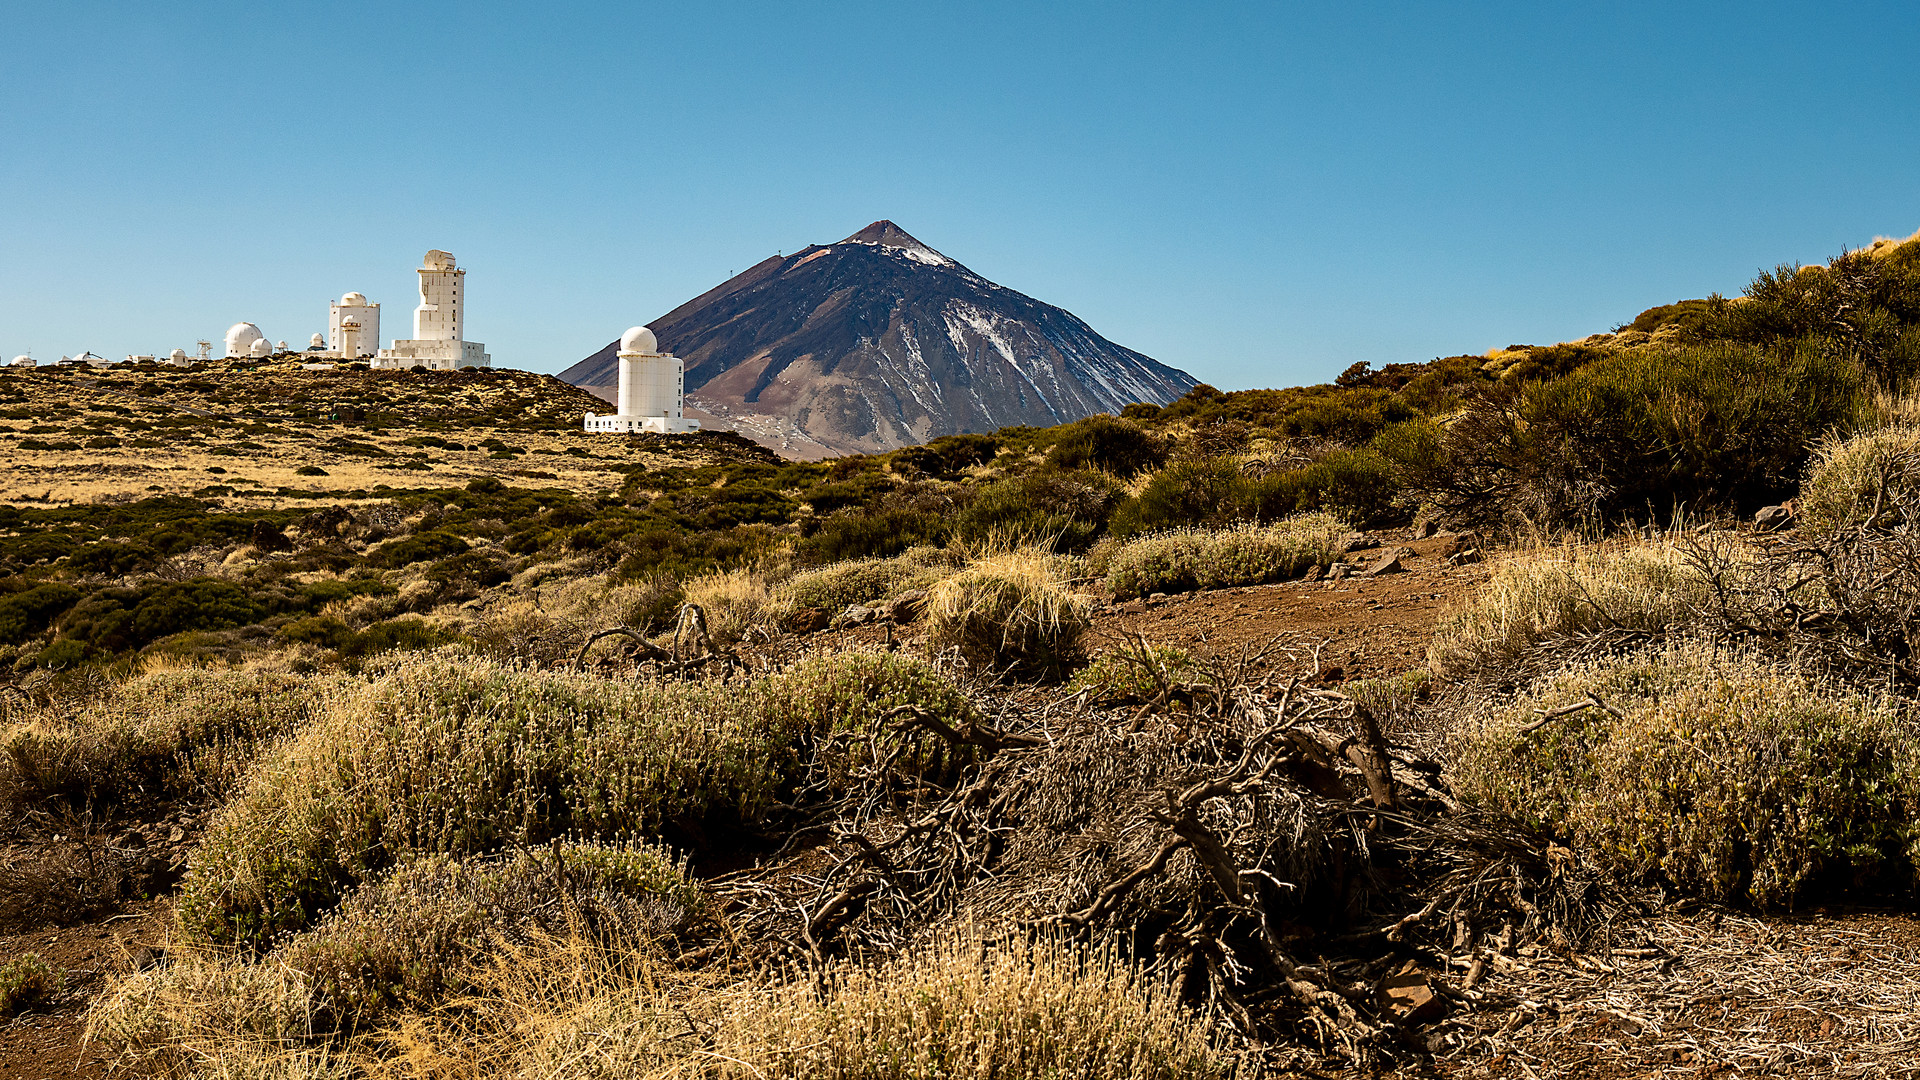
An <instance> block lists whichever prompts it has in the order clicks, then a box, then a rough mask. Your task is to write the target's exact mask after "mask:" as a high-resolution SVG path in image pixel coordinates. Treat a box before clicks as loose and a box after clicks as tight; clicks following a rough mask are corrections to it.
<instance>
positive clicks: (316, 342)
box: [307, 334, 327, 349]
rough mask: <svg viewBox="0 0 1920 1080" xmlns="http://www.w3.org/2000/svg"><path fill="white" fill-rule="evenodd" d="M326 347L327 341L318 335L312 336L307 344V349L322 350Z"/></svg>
mask: <svg viewBox="0 0 1920 1080" xmlns="http://www.w3.org/2000/svg"><path fill="white" fill-rule="evenodd" d="M326 347H327V339H326V338H323V337H321V336H320V335H319V334H315V335H313V338H312V340H310V341H308V342H307V348H308V349H324V348H326Z"/></svg>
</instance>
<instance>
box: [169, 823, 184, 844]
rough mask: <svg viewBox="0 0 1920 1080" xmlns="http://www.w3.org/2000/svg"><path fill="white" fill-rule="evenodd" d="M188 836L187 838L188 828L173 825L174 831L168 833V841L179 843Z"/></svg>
mask: <svg viewBox="0 0 1920 1080" xmlns="http://www.w3.org/2000/svg"><path fill="white" fill-rule="evenodd" d="M186 838H187V830H185V829H183V828H181V827H180V826H178V825H175V826H174V827H173V831H172V832H170V833H168V834H167V843H169V844H177V843H179V842H181V841H182V840H185V839H186Z"/></svg>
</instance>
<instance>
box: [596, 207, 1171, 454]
mask: <svg viewBox="0 0 1920 1080" xmlns="http://www.w3.org/2000/svg"><path fill="white" fill-rule="evenodd" d="M650 325H651V326H652V327H653V330H654V333H655V334H656V335H657V336H658V337H659V339H660V344H661V347H662V348H663V349H665V350H667V351H670V352H672V353H674V354H675V355H677V356H679V357H681V358H682V359H684V360H685V361H686V365H687V397H688V405H689V407H690V409H689V411H690V414H691V415H695V416H704V417H706V418H708V419H710V420H711V421H713V422H717V423H718V424H720V425H721V426H726V427H734V428H738V429H739V430H740V431H742V432H743V433H745V434H748V435H751V436H753V437H755V438H757V439H759V440H760V441H762V442H764V443H766V444H768V445H770V446H772V447H774V448H775V449H778V450H781V451H782V452H784V453H787V454H789V455H791V456H795V457H823V456H829V455H832V454H841V453H857V452H875V451H884V450H889V449H893V448H896V447H900V446H906V445H911V444H914V443H919V442H924V441H926V440H927V439H930V438H934V437H936V436H940V435H952V434H957V433H961V432H978V431H992V430H994V429H997V428H1000V427H1005V426H1008V425H1012V424H1035V425H1043V426H1044V425H1052V424H1059V423H1062V422H1065V421H1069V420H1076V419H1078V418H1080V417H1083V416H1090V415H1092V414H1094V413H1100V412H1118V411H1119V410H1120V409H1121V408H1122V407H1124V406H1126V405H1128V404H1130V403H1133V402H1136V401H1144V402H1151V403H1154V404H1166V403H1168V402H1171V401H1174V400H1176V399H1178V398H1179V397H1180V396H1181V395H1183V394H1185V393H1186V392H1187V391H1188V390H1189V389H1191V388H1192V387H1193V386H1194V385H1195V381H1194V379H1193V378H1192V377H1191V376H1189V375H1188V374H1187V373H1186V372H1184V371H1180V370H1177V369H1175V368H1171V367H1168V366H1167V365H1165V364H1162V363H1159V362H1158V361H1156V360H1154V359H1153V358H1151V357H1148V356H1144V355H1142V354H1140V353H1137V352H1134V351H1133V350H1132V349H1128V348H1124V347H1122V346H1120V345H1116V344H1114V343H1113V342H1111V341H1108V340H1107V339H1106V338H1103V337H1101V336H1100V335H1099V334H1097V333H1095V332H1094V331H1093V329H1092V328H1091V327H1089V326H1088V325H1087V324H1086V323H1084V322H1082V321H1081V320H1080V319H1078V318H1076V317H1074V316H1073V315H1072V314H1071V313H1069V312H1066V311H1063V310H1061V309H1060V308H1057V307H1054V306H1052V305H1051V304H1045V303H1042V302H1040V301H1038V300H1035V299H1033V298H1032V297H1030V296H1026V295H1023V294H1021V293H1018V292H1015V291H1014V290H1012V289H1009V288H1006V287H1004V286H1001V285H996V284H994V283H993V282H991V281H988V280H986V279H985V278H983V277H981V276H979V275H978V274H975V273H974V272H972V271H971V270H968V269H967V268H966V267H964V266H962V265H960V264H959V263H957V262H955V261H954V260H952V259H950V258H948V257H946V256H945V255H942V254H940V253H939V252H937V251H935V250H933V249H932V248H930V247H928V246H927V245H925V244H922V243H921V242H920V241H918V240H916V239H914V238H913V237H912V236H909V235H908V234H907V233H906V232H905V231H903V230H902V229H901V228H900V227H899V226H897V225H895V224H894V223H893V222H891V221H876V222H874V223H873V224H872V225H869V226H867V227H866V228H864V229H862V230H860V231H859V232H857V233H854V234H853V235H852V236H849V237H847V238H846V239H845V240H842V241H840V242H839V243H837V244H829V245H825V246H821V245H815V246H812V247H808V248H807V249H805V250H803V251H799V252H795V253H794V254H792V255H788V256H784V257H781V256H776V257H774V258H770V259H767V260H765V261H763V262H761V263H759V264H758V265H756V266H754V267H753V268H752V269H750V270H747V271H746V272H744V273H742V274H740V275H738V276H736V277H734V278H732V279H730V280H728V281H726V282H725V283H723V284H721V285H720V286H719V287H717V288H715V289H713V290H712V291H710V292H707V293H706V294H704V295H702V296H698V297H695V298H694V299H692V300H690V301H688V302H687V303H685V304H682V305H681V306H680V307H678V308H675V309H674V310H673V311H670V312H668V313H667V314H666V315H664V316H662V317H661V318H659V319H656V320H654V321H653V322H652V323H651V324H650ZM615 344H616V343H613V342H609V343H608V345H607V347H606V348H604V349H601V350H600V351H599V352H596V353H594V354H593V355H592V356H589V357H587V358H586V359H585V360H582V361H581V362H580V363H578V364H575V365H574V366H573V367H571V368H568V369H567V370H566V371H564V372H562V373H561V374H560V378H562V379H563V380H565V381H567V382H569V383H572V384H574V385H576V386H580V387H583V388H585V389H588V390H591V391H593V392H595V393H598V394H600V395H601V396H603V397H606V398H608V399H609V400H611V399H612V397H613V394H614V387H615V385H616V384H617V382H618V375H617V372H616V369H615V360H614V352H615Z"/></svg>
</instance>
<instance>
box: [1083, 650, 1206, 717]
mask: <svg viewBox="0 0 1920 1080" xmlns="http://www.w3.org/2000/svg"><path fill="white" fill-rule="evenodd" d="M1195 667H1196V665H1195V663H1194V659H1193V654H1192V653H1190V652H1188V651H1187V650H1185V649H1182V648H1179V647H1177V646H1173V645H1149V646H1147V648H1146V649H1145V650H1144V651H1142V650H1140V649H1137V648H1136V649H1115V650H1113V651H1111V652H1104V653H1101V654H1100V655H1099V656H1097V657H1095V658H1094V660H1093V663H1091V664H1088V665H1087V666H1086V667H1084V668H1081V669H1080V671H1079V672H1077V673H1076V674H1075V675H1074V677H1073V681H1072V682H1070V683H1068V684H1067V689H1068V691H1070V692H1073V693H1080V692H1082V691H1085V692H1086V693H1088V694H1089V696H1090V697H1091V698H1092V700H1094V701H1098V702H1101V703H1108V704H1138V703H1140V702H1145V701H1151V700H1153V699H1154V698H1155V697H1157V696H1158V695H1159V693H1160V691H1161V689H1162V688H1163V687H1164V686H1165V685H1167V684H1169V683H1178V682H1181V681H1183V680H1184V679H1186V678H1187V677H1188V676H1189V675H1190V674H1191V673H1192V672H1193V671H1194V669H1195Z"/></svg>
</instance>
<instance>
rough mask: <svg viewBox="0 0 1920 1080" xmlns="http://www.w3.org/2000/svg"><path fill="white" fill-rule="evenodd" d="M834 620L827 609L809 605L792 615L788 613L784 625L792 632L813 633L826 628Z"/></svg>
mask: <svg viewBox="0 0 1920 1080" xmlns="http://www.w3.org/2000/svg"><path fill="white" fill-rule="evenodd" d="M832 621H833V620H832V619H831V618H829V617H828V616H827V613H826V612H825V611H822V610H821V609H819V608H814V607H808V608H799V609H797V610H795V611H794V612H793V613H792V614H791V615H788V616H787V617H786V619H785V620H784V621H783V625H784V626H785V628H786V630H787V632H788V633H790V634H813V633H818V632H819V631H821V630H825V629H826V628H827V624H828V623H830V622H832Z"/></svg>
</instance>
